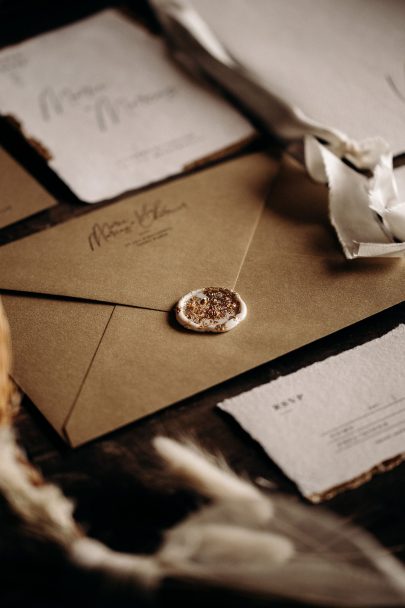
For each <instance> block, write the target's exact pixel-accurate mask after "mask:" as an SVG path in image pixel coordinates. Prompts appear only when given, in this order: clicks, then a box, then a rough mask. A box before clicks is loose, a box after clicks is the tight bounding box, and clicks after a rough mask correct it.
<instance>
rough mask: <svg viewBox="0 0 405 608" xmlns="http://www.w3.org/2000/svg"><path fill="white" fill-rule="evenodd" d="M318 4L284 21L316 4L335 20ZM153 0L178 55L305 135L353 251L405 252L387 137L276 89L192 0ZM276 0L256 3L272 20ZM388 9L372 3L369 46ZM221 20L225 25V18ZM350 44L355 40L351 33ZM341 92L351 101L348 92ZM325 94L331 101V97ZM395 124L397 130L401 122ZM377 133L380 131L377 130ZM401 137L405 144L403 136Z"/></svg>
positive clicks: (403, 207) (281, 132)
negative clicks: (355, 129)
mask: <svg viewBox="0 0 405 608" xmlns="http://www.w3.org/2000/svg"><path fill="white" fill-rule="evenodd" d="M310 4H311V2H309V3H308V2H305V3H298V5H297V3H295V4H294V6H295V13H294V14H293V15H291V14H288V15H286V16H285V17H286V19H285V21H283V23H287V22H288V18H290V19H291V18H292V19H295V21H297V19H298V20H300V19H301V18H302V17H303V16H304V15H305V11H308V9H311V8H312V12H311V15H312V14H313V13H314V14H316V13H319V14H320V18H321V20H322V13H323V21H322V23H323V25H325V23H326V24H327V23H328V19H329V22H330V17H331V10H332V6H331V3H330V2H326V3H323V7H322V6H320V5H319V3H317V6H316V7H315V6H312V7H310V6H309V5H310ZM153 5H154V6H155V8H156V12H157V15H158V17H159V18H160V21H161V23H162V26H163V29H164V31H165V33H166V35H167V36H168V38H169V39H170V42H171V44H172V45H174V47H175V48H176V50H177V53H176V55H177V56H178V57H184V56H187V65H188V67H190V65H191V64H192V62H194V67H195V68H196V69H198V70H200V71H202V72H203V73H205V74H206V75H207V76H209V77H210V78H211V79H214V80H215V81H216V82H217V83H218V84H219V85H221V87H222V88H223V89H224V90H225V91H226V92H227V93H230V94H231V95H232V96H233V97H234V98H235V99H236V100H237V101H238V102H239V104H241V105H242V106H243V107H244V108H245V109H246V110H247V111H248V113H250V114H251V115H253V116H254V117H255V118H256V119H257V120H258V121H259V122H260V123H261V124H262V126H263V128H264V129H266V130H268V131H270V132H272V133H273V134H276V135H277V136H278V137H280V138H281V139H283V140H286V141H290V140H295V139H300V138H305V140H306V146H305V163H306V167H307V170H308V172H309V174H310V175H311V177H313V178H315V179H316V180H317V181H321V182H325V183H328V186H329V190H330V196H329V200H330V219H331V222H332V224H333V226H334V227H335V229H336V232H337V235H338V237H339V240H340V242H341V244H342V247H343V251H344V253H345V255H346V257H347V258H355V257H379V256H402V255H403V254H404V253H405V203H402V202H401V201H400V199H399V196H398V190H397V186H396V181H395V176H394V171H393V163H392V152H391V148H390V145H389V143H387V142H386V141H385V140H384V139H383V138H381V137H369V138H367V139H359V140H356V139H354V138H352V137H351V136H350V134H349V135H346V134H345V133H344V132H342V131H341V130H340V129H336V128H332V127H328V126H325V125H323V124H322V123H321V122H318V121H317V120H314V119H312V118H310V117H309V115H306V114H305V113H304V112H303V111H302V110H301V109H300V108H299V107H298V106H297V105H296V104H295V103H294V102H291V101H290V100H289V99H288V94H287V96H286V93H285V91H284V95H283V94H281V95H280V94H279V93H278V92H275V89H274V88H273V87H272V86H271V85H270V86H269V84H268V82H266V80H265V79H264V78H263V74H257V73H255V71H254V70H253V69H252V68H251V67H250V66H249V67H247V66H246V65H242V63H241V62H240V60H239V61H238V60H237V59H235V58H234V56H233V54H231V53H230V52H228V50H227V49H226V48H225V46H224V45H223V43H222V41H221V40H220V39H219V38H217V37H216V35H215V34H214V33H213V32H212V31H211V29H210V28H209V26H208V25H207V23H206V22H205V21H204V20H203V19H202V17H201V16H200V15H199V13H197V12H196V11H195V10H194V8H193V7H192V6H191V5H190V4H189V3H188V2H187V0H177V1H176V2H173V1H171V0H154V1H153ZM226 5H228V7H229V3H225V9H224V7H222V17H223V21H225V22H226ZM273 5H274V2H270V3H266V5H265V6H264V4H263V3H261V2H258V1H257V2H255V3H254V6H253V8H254V9H255V10H254V11H253V12H256V13H257V12H258V11H259V12H260V11H261V12H262V13H263V18H264V20H265V21H266V19H267V20H268V19H269V17H270V13H269V8H270V11H271V8H272V6H273ZM237 7H238V8H237ZM237 7H236V5H233V9H235V8H237V11H239V15H238V16H239V17H241V15H242V13H241V11H240V3H237ZM300 7H301V9H300ZM249 8H250V9H252V5H249ZM369 8H370V7H369V6H368V9H369ZM394 9H395V10H394ZM286 10H287V11H288V9H286ZM381 10H382V7H381V6H378V5H376V6H374V7H373V8H372V10H371V11H370V10H368V15H369V16H368V22H367V24H366V26H367V32H366V33H367V35H365V34H364V32H363V34H364V35H363V38H364V40H365V44H366V47H367V48H366V49H365V50H364V52H368V51H369V48H372V46H371V47H370V43H372V42H373V39H372V37H371V34H372V32H373V31H374V29H375V27H376V26H377V25H378V24H379V22H380V21H381V19H380V18H381ZM339 11H340V12H339V18H340V22H339V24H340V25H341V26H347V23H346V22H345V20H344V19H343V20H342V17H341V16H342V15H343V17H344V16H345V14H346V16H347V10H346V9H345V8H344V7H342V6H341V5H339ZM398 11H400V12H401V11H402V13H401V14H402V15H403V16H404V17H405V11H404V9H403V7H402V8H401V7H400V6H398V7H397V8H395V7H391V10H390V11H389V14H388V17H387V18H386V19H385V21H384V23H383V25H384V27H385V31H386V32H387V35H389V34H390V28H391V30H393V33H394V34H397V30H398V27H397V24H396V21H397V20H398V17H399V15H398V14H397V12H398ZM351 12H352V5H350V14H351ZM220 13H221V11H220ZM355 13H356V15H357V17H358V18H360V14H357V11H355ZM370 14H371V18H370ZM224 15H225V17H224ZM356 15H355V17H356ZM228 16H230V13H229V15H228ZM278 17H280V14H278ZM318 17H319V15H318ZM232 22H233V21H232ZM267 22H268V21H267ZM219 25H220V26H221V23H220V24H219ZM318 25H319V23H318ZM334 25H335V24H334ZM360 25H361V24H360ZM220 29H221V27H220ZM239 29H240V28H239ZM363 29H365V28H363ZM352 30H353V28H352ZM224 32H225V38H226V33H227V29H226V27H225V28H224V27H222V33H223V34H224ZM354 34H356V31H354ZM349 40H350V41H351V43H353V44H355V45H357V49H356V48H355V47H353V49H352V50H353V56H356V53H355V51H356V50H357V54H358V53H359V52H360V53H361V52H362V49H361V47H362V44H363V42H362V39H360V38H359V37H358V36H357V38H356V36H355V35H353V36H351V37H350V36H349ZM228 41H229V40H228ZM290 43H291V45H292V47H293V48H295V51H296V53H295V55H294V56H295V59H296V60H297V61H298V62H299V61H300V59H299V58H300V52H299V51H300V49H299V42H298V41H295V46H294V42H291V41H290ZM344 44H345V45H346V46H347V37H346V36H345V37H344ZM263 48H265V47H263ZM268 50H270V49H269V47H268ZM273 50H274V47H273ZM332 50H333V51H335V54H336V53H338V51H339V47H337V46H336V45H335V47H334V48H333V49H332ZM396 52H397V53H398V51H396ZM374 54H375V51H374ZM250 59H251V58H250ZM242 61H243V57H242ZM301 61H302V59H301ZM304 61H305V57H304ZM251 63H252V62H251ZM253 63H254V62H253ZM361 67H364V66H360V68H361ZM363 71H364V70H363ZM356 73H357V72H356V71H355V74H356ZM329 78H330V79H331V80H332V79H335V75H331V74H330V75H329ZM391 81H392V78H391V80H390V82H391ZM367 82H368V81H367ZM276 88H277V87H276ZM278 88H279V89H280V88H282V87H278ZM341 97H342V101H343V99H344V97H345V95H344V94H343V96H342V95H341ZM323 101H324V103H325V101H326V100H325V99H324V100H323ZM400 101H401V100H398V99H397V100H396V103H397V106H398V107H397V106H396V110H397V112H396V114H397V115H399V116H398V117H397V119H399V121H400V122H401V120H402V123H401V124H402V126H403V119H402V118H401V117H402V114H403V112H401V110H402V111H403V107H401V103H400ZM348 111H350V110H348ZM383 120H384V116H383V115H381V116H380V121H379V124H381V122H382V121H383ZM371 124H373V123H371V122H370V128H371ZM395 124H397V123H395ZM391 126H393V125H391ZM389 132H390V134H391V135H392V133H393V129H390V131H389ZM370 135H373V133H372V132H371V133H370ZM392 137H393V135H392ZM395 145H396V146H398V141H396V142H395ZM347 161H349V162H350V163H351V164H352V167H351V168H348V167H347V164H346V163H347ZM364 170H366V171H368V172H369V173H371V177H365V175H363V174H362V173H361V171H364Z"/></svg>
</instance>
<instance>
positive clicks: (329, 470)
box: [219, 325, 405, 502]
mask: <svg viewBox="0 0 405 608" xmlns="http://www.w3.org/2000/svg"><path fill="white" fill-rule="evenodd" d="M404 361H405V325H400V326H399V327H397V328H396V329H394V330H393V331H391V332H389V333H388V334H386V335H385V336H383V337H382V338H379V339H377V340H373V341H371V342H369V343H367V344H364V345H362V346H358V347H356V348H353V349H352V350H349V351H346V352H343V353H342V354H340V355H337V356H334V357H330V358H329V359H326V360H325V361H322V362H320V363H315V364H313V365H310V366H309V367H306V368H304V369H301V370H299V371H298V372H295V373H293V374H290V375H288V376H285V377H282V378H279V379H277V380H274V381H272V382H270V383H268V384H264V385H262V386H259V387H257V388H255V389H253V390H251V391H248V392H246V393H243V394H241V395H239V396H237V397H235V398H233V399H227V400H225V401H223V402H222V403H220V404H219V407H220V408H221V409H222V410H224V411H226V412H228V413H229V414H231V415H232V416H233V417H234V418H235V419H236V420H237V421H238V422H239V424H240V425H241V426H242V427H243V428H244V429H245V430H246V431H247V432H248V433H249V434H250V435H251V436H252V437H253V438H254V439H255V440H256V441H258V442H259V443H260V444H261V446H262V447H263V448H264V450H265V451H266V452H267V454H268V455H269V456H270V457H271V458H272V459H273V460H274V461H275V462H276V463H277V464H278V465H279V466H280V467H281V468H282V469H283V471H284V472H285V473H286V474H287V475H288V477H290V478H291V479H292V480H293V481H295V483H296V484H297V485H298V488H299V489H300V491H301V492H302V493H303V494H304V496H306V497H307V498H309V499H310V500H313V501H314V502H317V501H319V500H322V498H325V497H327V495H328V494H329V495H333V493H334V492H335V491H337V490H338V489H339V488H340V486H344V485H346V484H349V485H350V484H351V485H353V486H354V485H356V484H358V483H361V482H362V481H366V480H367V479H369V478H370V477H371V475H372V474H373V472H375V471H376V470H377V468H378V469H379V470H382V467H381V466H380V465H381V464H382V463H384V462H385V461H387V460H390V459H392V458H397V457H402V455H404V454H405V374H404V371H403V369H404Z"/></svg>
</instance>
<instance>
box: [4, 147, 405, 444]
mask: <svg viewBox="0 0 405 608" xmlns="http://www.w3.org/2000/svg"><path fill="white" fill-rule="evenodd" d="M277 170H278V165H277V163H276V161H274V160H272V159H270V158H268V157H266V155H265V154H252V155H248V156H245V157H243V158H240V159H237V160H232V161H228V162H226V163H223V164H221V165H219V166H217V167H215V168H212V169H206V170H204V171H202V172H200V173H198V174H196V175H194V176H191V177H185V178H182V179H180V180H176V181H175V182H172V183H170V184H167V185H164V186H161V187H159V188H155V189H154V190H151V191H148V192H146V193H143V194H140V195H137V196H136V197H131V198H130V199H126V200H125V201H122V202H121V203H117V204H115V205H112V206H109V207H106V208H103V209H100V210H98V211H96V212H93V213H91V214H88V215H86V216H84V217H81V218H79V219H77V220H72V221H70V222H67V223H66V224H63V225H61V226H59V227H56V228H52V229H50V230H47V231H45V232H43V233H40V234H38V235H34V236H31V237H28V238H26V239H23V240H21V241H17V242H15V243H12V244H11V245H7V246H5V247H3V248H1V250H0V287H1V288H2V289H6V290H13V291H20V292H25V293H24V294H21V295H20V294H18V295H15V293H13V294H12V295H11V294H8V295H7V294H6V295H4V296H3V301H4V304H5V307H6V311H7V314H8V316H9V319H10V324H11V329H12V337H13V343H14V353H15V364H14V376H15V379H16V381H17V382H18V383H19V384H20V386H21V387H22V389H23V390H24V391H25V392H26V393H27V394H28V395H29V396H30V397H31V398H32V400H33V401H34V403H36V405H37V406H38V407H39V409H40V410H41V411H42V412H43V414H44V415H45V416H46V418H47V419H48V420H49V421H50V422H51V424H52V425H53V426H54V428H55V429H56V430H57V431H58V432H59V433H60V434H61V435H62V436H63V437H65V438H66V439H67V440H68V441H69V442H70V443H71V445H73V446H76V445H79V444H81V443H84V442H86V441H88V440H90V439H93V438H95V437H97V436H99V435H102V434H104V433H106V432H108V431H111V430H114V429H116V428H118V427H120V426H122V425H124V424H127V423H129V422H131V421H133V420H136V419H137V418H140V417H142V416H144V415H146V414H149V413H151V412H154V411H156V410H158V409H160V408H162V407H165V406H167V405H170V404H172V403H175V402H176V401H179V400H180V399H183V398H185V397H187V396H190V395H192V394H194V393H197V392H198V391H201V390H203V389H204V388H207V387H210V386H213V385H214V384H217V383H219V382H221V381H223V380H225V379H227V378H230V377H232V376H234V375H236V374H239V373H241V372H243V371H245V370H247V369H249V368H252V367H254V366H256V365H258V364H260V363H263V362H265V361H268V360H270V359H273V358H275V357H277V356H279V355H282V354H284V353H286V352H289V351H291V350H293V349H295V348H298V347H299V346H302V345H304V344H306V343H308V342H310V341H312V340H315V339H317V338H320V337H322V336H325V335H327V334H329V333H331V332H333V331H336V330H338V329H340V328H342V327H344V326H346V325H349V324H351V323H353V322H355V321H358V320H360V319H363V318H365V317H367V316H369V315H371V314H374V313H376V312H378V311H380V310H382V309H384V308H387V307H389V306H392V305H394V304H396V303H398V302H400V301H402V300H403V298H404V295H405V285H404V283H403V278H404V269H403V265H402V264H401V261H400V260H395V259H378V260H377V259H375V260H355V261H347V260H346V259H345V258H344V256H343V254H342V253H341V251H340V249H339V245H338V242H337V240H336V238H335V235H334V232H333V230H332V228H331V227H330V225H329V222H328V218H327V196H326V190H325V188H324V187H323V186H318V185H315V184H313V183H312V182H310V180H309V179H308V178H307V176H306V174H305V173H304V171H303V169H302V168H301V167H300V166H299V165H298V164H297V163H295V162H294V161H292V160H290V159H289V160H285V161H284V162H283V164H282V167H281V170H280V172H279V173H278V175H277V177H275V179H274V176H275V174H276V172H277ZM209 285H213V286H224V287H231V288H236V290H237V291H238V292H240V293H241V295H242V297H243V298H244V299H245V301H246V302H247V304H248V309H249V313H248V318H247V320H246V321H245V322H244V323H242V324H241V325H240V326H239V327H238V328H237V329H235V330H234V331H232V332H229V333H227V334H219V335H213V334H196V333H193V332H189V331H187V330H184V329H182V328H180V327H177V326H176V324H175V322H173V319H172V315H171V313H170V312H169V311H170V310H171V308H172V306H173V305H174V304H175V302H176V300H177V299H178V298H179V297H180V296H181V295H183V294H184V293H186V292H187V291H190V290H191V289H196V288H199V287H204V286H209ZM27 292H29V293H30V294H35V295H27ZM55 296H58V297H55ZM71 298H75V299H71ZM84 299H86V301H84ZM89 299H90V300H93V301H92V302H89V301H87V300H89Z"/></svg>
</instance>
